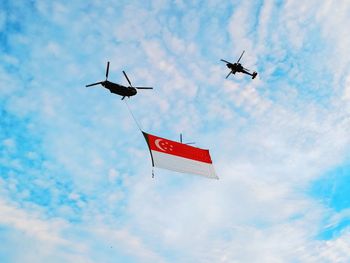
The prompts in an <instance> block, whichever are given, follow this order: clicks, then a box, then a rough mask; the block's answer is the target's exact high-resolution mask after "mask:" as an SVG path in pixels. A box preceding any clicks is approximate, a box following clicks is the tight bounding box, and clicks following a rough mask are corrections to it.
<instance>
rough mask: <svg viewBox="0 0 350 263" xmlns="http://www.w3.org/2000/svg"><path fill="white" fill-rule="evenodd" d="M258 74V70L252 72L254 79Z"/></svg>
mask: <svg viewBox="0 0 350 263" xmlns="http://www.w3.org/2000/svg"><path fill="white" fill-rule="evenodd" d="M257 75H258V73H257V72H256V71H254V72H253V74H252V79H255V77H256V76H257Z"/></svg>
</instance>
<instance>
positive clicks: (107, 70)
mask: <svg viewBox="0 0 350 263" xmlns="http://www.w3.org/2000/svg"><path fill="white" fill-rule="evenodd" d="M108 73H109V61H108V62H107V68H106V79H108Z"/></svg>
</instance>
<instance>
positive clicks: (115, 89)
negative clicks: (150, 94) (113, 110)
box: [85, 61, 153, 100]
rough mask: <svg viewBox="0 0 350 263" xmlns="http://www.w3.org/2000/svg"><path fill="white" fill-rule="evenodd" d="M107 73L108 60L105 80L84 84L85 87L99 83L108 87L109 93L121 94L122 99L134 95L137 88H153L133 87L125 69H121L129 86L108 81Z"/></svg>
mask: <svg viewBox="0 0 350 263" xmlns="http://www.w3.org/2000/svg"><path fill="white" fill-rule="evenodd" d="M108 73H109V61H108V62H107V68H106V80H105V81H100V82H96V83H92V84H89V85H86V86H85V87H91V86H95V85H99V84H101V85H102V86H103V87H105V88H106V89H109V91H110V92H111V93H114V94H117V95H120V96H122V100H123V99H124V98H125V97H128V98H130V97H131V96H135V95H136V94H137V90H138V89H153V88H152V87H134V86H133V85H132V84H131V82H130V80H129V78H128V76H127V75H126V73H125V71H124V70H123V74H124V76H125V78H126V80H127V81H128V83H129V86H128V87H127V86H123V85H120V84H117V83H113V82H111V81H108Z"/></svg>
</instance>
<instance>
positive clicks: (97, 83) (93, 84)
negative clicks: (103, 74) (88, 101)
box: [85, 81, 103, 87]
mask: <svg viewBox="0 0 350 263" xmlns="http://www.w3.org/2000/svg"><path fill="white" fill-rule="evenodd" d="M102 83H103V81H100V82H96V83H92V84H89V85H86V86H85V87H91V86H95V85H99V84H102Z"/></svg>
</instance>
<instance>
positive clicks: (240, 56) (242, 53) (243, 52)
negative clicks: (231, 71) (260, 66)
mask: <svg viewBox="0 0 350 263" xmlns="http://www.w3.org/2000/svg"><path fill="white" fill-rule="evenodd" d="M244 52H245V50H243V52H242V54H241V56H240V57H239V59H238V60H237V63H238V62H239V61H240V60H241V58H242V56H243V54H244Z"/></svg>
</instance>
